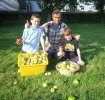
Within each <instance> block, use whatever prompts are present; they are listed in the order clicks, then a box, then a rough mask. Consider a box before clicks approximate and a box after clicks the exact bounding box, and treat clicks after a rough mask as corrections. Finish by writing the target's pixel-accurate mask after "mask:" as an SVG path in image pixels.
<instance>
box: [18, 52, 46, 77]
mask: <svg viewBox="0 0 105 100" xmlns="http://www.w3.org/2000/svg"><path fill="white" fill-rule="evenodd" d="M32 54H33V53H20V54H19V56H18V66H19V67H20V75H21V76H29V75H37V74H40V73H43V72H45V71H46V69H47V65H48V58H47V56H46V62H45V63H42V64H34V65H22V62H21V59H22V57H23V56H25V55H32ZM34 54H38V52H36V53H34Z"/></svg>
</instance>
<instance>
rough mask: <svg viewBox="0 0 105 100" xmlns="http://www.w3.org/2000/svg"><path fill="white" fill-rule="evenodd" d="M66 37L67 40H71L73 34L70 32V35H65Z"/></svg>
mask: <svg viewBox="0 0 105 100" xmlns="http://www.w3.org/2000/svg"><path fill="white" fill-rule="evenodd" d="M64 38H65V39H66V40H67V41H70V40H71V39H72V35H71V34H69V35H67V36H64Z"/></svg>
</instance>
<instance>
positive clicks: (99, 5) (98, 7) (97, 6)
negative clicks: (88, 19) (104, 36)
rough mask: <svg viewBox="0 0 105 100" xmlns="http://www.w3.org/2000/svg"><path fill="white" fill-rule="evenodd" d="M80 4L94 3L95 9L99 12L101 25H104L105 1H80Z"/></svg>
mask: <svg viewBox="0 0 105 100" xmlns="http://www.w3.org/2000/svg"><path fill="white" fill-rule="evenodd" d="M80 2H82V3H85V4H87V5H89V3H93V4H94V7H95V9H96V10H97V11H98V13H99V16H100V20H101V23H104V5H105V0H80Z"/></svg>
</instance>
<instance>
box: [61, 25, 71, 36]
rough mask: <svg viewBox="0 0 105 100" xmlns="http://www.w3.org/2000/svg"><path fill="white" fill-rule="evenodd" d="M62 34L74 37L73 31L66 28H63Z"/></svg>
mask: <svg viewBox="0 0 105 100" xmlns="http://www.w3.org/2000/svg"><path fill="white" fill-rule="evenodd" d="M62 34H63V36H68V35H72V31H71V29H70V28H68V27H66V28H63V30H62Z"/></svg>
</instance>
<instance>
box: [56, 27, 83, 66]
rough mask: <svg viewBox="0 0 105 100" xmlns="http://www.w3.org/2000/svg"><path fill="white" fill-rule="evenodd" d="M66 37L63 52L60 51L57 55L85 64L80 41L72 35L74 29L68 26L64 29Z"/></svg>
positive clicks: (63, 42) (63, 41)
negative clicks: (79, 44)
mask: <svg viewBox="0 0 105 100" xmlns="http://www.w3.org/2000/svg"><path fill="white" fill-rule="evenodd" d="M62 34H63V36H64V39H63V40H62V43H61V46H62V47H63V48H64V51H63V52H60V51H59V52H58V53H57V55H58V56H59V57H61V58H63V59H64V60H65V59H70V60H71V61H73V62H76V63H78V64H79V65H80V66H83V65H84V61H82V59H81V54H80V49H79V46H78V41H77V40H76V39H75V38H74V37H73V36H72V31H71V30H70V29H69V28H68V27H66V28H64V29H63V30H62Z"/></svg>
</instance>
